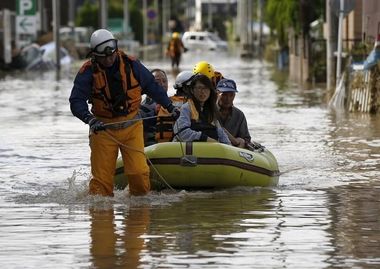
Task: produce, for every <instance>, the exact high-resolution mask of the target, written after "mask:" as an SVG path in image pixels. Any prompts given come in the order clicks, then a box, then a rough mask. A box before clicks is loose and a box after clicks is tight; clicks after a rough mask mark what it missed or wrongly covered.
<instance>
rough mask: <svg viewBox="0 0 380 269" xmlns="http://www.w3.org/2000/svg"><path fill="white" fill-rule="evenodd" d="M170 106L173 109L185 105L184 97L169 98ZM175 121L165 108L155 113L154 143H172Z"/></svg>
mask: <svg viewBox="0 0 380 269" xmlns="http://www.w3.org/2000/svg"><path fill="white" fill-rule="evenodd" d="M170 100H172V104H173V106H175V107H178V108H180V107H181V106H182V105H183V104H184V103H186V97H185V96H177V95H174V96H172V97H170ZM174 122H175V120H174V119H173V117H172V116H171V113H169V112H168V111H167V110H166V109H165V108H163V107H160V109H159V110H158V113H157V123H156V142H157V143H160V142H169V141H172V139H173V137H174V132H173V125H174Z"/></svg>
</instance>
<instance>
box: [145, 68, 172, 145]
mask: <svg viewBox="0 0 380 269" xmlns="http://www.w3.org/2000/svg"><path fill="white" fill-rule="evenodd" d="M151 73H152V74H153V76H154V78H155V79H156V82H157V83H158V84H160V85H161V86H162V87H163V88H164V90H165V91H166V92H167V91H168V77H167V75H166V72H165V71H164V70H162V69H153V70H152V71H151ZM160 108H161V106H160V105H158V104H157V103H156V102H155V101H154V100H153V99H152V98H150V97H149V96H147V97H146V98H145V99H144V101H143V102H142V103H141V106H140V114H141V116H142V117H143V118H147V119H145V120H144V122H143V126H144V145H145V147H147V146H150V145H153V144H155V143H156V124H157V118H151V117H153V116H157V113H158V111H159V110H160ZM162 109H163V108H162ZM165 111H167V110H165ZM168 113H169V112H168ZM169 114H171V113H169Z"/></svg>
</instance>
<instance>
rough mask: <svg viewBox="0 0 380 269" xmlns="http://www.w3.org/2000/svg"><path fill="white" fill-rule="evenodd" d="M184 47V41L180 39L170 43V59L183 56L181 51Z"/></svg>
mask: <svg viewBox="0 0 380 269" xmlns="http://www.w3.org/2000/svg"><path fill="white" fill-rule="evenodd" d="M182 47H183V44H182V41H181V39H179V38H172V39H171V40H170V41H169V45H168V53H169V56H170V57H172V58H173V57H176V56H179V55H181V49H182Z"/></svg>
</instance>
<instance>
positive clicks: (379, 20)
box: [363, 0, 380, 42]
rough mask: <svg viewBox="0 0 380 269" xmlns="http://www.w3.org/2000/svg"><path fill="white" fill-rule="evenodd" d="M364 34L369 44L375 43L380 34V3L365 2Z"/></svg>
mask: <svg viewBox="0 0 380 269" xmlns="http://www.w3.org/2000/svg"><path fill="white" fill-rule="evenodd" d="M363 32H364V33H365V36H366V40H367V41H368V42H374V41H375V40H376V37H377V35H378V34H379V33H380V1H379V0H365V1H363Z"/></svg>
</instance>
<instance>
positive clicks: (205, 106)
mask: <svg viewBox="0 0 380 269" xmlns="http://www.w3.org/2000/svg"><path fill="white" fill-rule="evenodd" d="M216 113H217V109H216V91H215V88H214V86H213V84H212V82H211V80H210V79H209V78H208V77H207V76H205V75H202V74H200V75H196V76H195V77H194V78H193V79H192V82H191V85H190V92H189V99H188V101H187V103H185V104H183V105H182V107H181V113H180V116H179V118H178V120H177V121H176V122H175V124H174V128H173V129H174V134H175V136H174V139H173V141H180V142H188V141H204V142H221V143H224V144H231V142H230V140H229V139H228V136H227V134H226V133H225V131H224V129H223V127H222V126H221V125H220V123H219V121H218V120H217V118H216Z"/></svg>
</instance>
